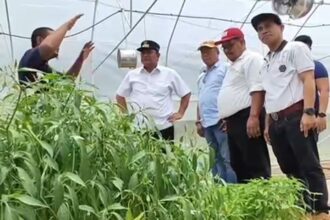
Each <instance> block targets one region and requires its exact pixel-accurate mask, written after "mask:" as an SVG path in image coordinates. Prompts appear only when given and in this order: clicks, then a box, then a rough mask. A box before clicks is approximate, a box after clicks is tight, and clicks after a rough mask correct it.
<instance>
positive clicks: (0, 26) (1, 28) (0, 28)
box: [0, 23, 10, 54]
mask: <svg viewBox="0 0 330 220" xmlns="http://www.w3.org/2000/svg"><path fill="white" fill-rule="evenodd" d="M0 30H1V31H3V27H2V25H1V23H0ZM4 41H6V43H5V44H6V50H7V53H8V54H10V48H9V46H8V42H7V40H6V38H4Z"/></svg>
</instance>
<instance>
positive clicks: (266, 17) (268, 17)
mask: <svg viewBox="0 0 330 220" xmlns="http://www.w3.org/2000/svg"><path fill="white" fill-rule="evenodd" d="M263 21H272V22H274V23H275V24H278V25H282V21H281V18H280V17H279V16H278V15H277V14H273V13H261V14H258V15H256V16H254V17H253V18H252V20H251V23H252V26H253V28H254V29H255V30H256V31H257V28H258V25H259V24H260V23H261V22H263Z"/></svg>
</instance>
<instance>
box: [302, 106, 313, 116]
mask: <svg viewBox="0 0 330 220" xmlns="http://www.w3.org/2000/svg"><path fill="white" fill-rule="evenodd" d="M304 113H305V114H306V115H309V116H313V115H315V109H314V108H305V109H304Z"/></svg>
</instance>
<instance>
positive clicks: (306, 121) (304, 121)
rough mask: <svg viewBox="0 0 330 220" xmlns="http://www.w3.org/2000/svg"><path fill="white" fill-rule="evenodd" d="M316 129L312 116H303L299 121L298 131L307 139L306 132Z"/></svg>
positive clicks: (314, 119)
mask: <svg viewBox="0 0 330 220" xmlns="http://www.w3.org/2000/svg"><path fill="white" fill-rule="evenodd" d="M315 127H316V118H315V116H314V115H307V114H303V116H302V117H301V121H300V131H301V132H304V136H305V137H308V131H309V130H310V129H313V128H315Z"/></svg>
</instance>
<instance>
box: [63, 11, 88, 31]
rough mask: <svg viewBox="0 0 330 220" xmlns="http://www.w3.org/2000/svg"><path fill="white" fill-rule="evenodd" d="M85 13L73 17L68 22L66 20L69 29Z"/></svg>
mask: <svg viewBox="0 0 330 220" xmlns="http://www.w3.org/2000/svg"><path fill="white" fill-rule="evenodd" d="M83 15H84V14H79V15H76V16H74V17H73V18H71V19H70V20H69V21H68V22H66V27H67V29H68V31H69V30H71V28H72V27H73V26H74V25H75V24H76V22H77V21H78V19H79V18H81V17H82V16H83Z"/></svg>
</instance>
